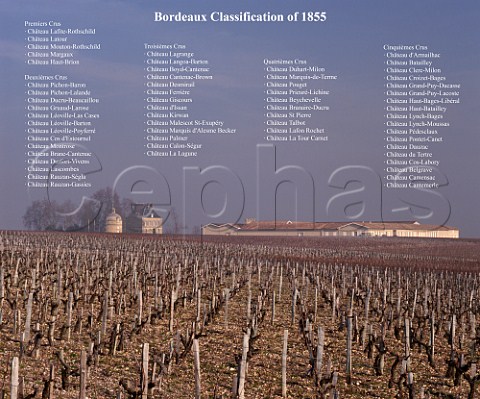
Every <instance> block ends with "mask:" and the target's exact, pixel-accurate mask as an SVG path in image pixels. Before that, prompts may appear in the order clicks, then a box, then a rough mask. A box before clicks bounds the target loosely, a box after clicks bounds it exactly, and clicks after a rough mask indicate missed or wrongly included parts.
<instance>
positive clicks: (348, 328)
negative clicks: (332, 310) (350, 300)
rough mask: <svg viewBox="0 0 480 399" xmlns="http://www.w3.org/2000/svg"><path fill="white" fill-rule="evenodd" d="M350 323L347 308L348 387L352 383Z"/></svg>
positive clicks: (349, 313) (349, 311) (350, 315)
mask: <svg viewBox="0 0 480 399" xmlns="http://www.w3.org/2000/svg"><path fill="white" fill-rule="evenodd" d="M352 322H353V314H352V308H349V309H348V316H347V364H346V372H347V384H349V385H350V384H351V383H352Z"/></svg>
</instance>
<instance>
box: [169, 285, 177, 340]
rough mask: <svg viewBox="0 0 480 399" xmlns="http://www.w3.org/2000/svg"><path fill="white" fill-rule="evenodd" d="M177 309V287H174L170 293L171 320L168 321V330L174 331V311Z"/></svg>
mask: <svg viewBox="0 0 480 399" xmlns="http://www.w3.org/2000/svg"><path fill="white" fill-rule="evenodd" d="M174 311H175V289H173V288H172V291H171V293H170V321H169V323H168V330H169V331H170V332H171V333H172V332H173V313H174Z"/></svg>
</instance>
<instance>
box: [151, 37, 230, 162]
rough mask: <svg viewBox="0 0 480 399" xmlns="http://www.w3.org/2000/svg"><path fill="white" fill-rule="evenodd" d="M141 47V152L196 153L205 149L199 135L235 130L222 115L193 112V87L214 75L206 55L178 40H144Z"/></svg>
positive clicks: (185, 155)
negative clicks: (212, 116) (174, 41)
mask: <svg viewBox="0 0 480 399" xmlns="http://www.w3.org/2000/svg"><path fill="white" fill-rule="evenodd" d="M144 50H145V65H146V66H145V68H144V71H145V80H146V83H145V86H146V87H145V106H144V109H145V115H144V116H145V125H146V127H145V129H144V132H145V141H146V143H145V153H144V155H146V156H147V157H182V158H191V157H197V156H199V155H200V152H201V151H202V150H203V149H204V143H201V142H200V141H201V137H200V136H203V135H228V134H235V133H237V129H236V128H233V127H231V126H227V123H226V122H225V120H223V119H221V118H211V117H210V116H205V118H196V117H193V115H192V113H193V111H194V110H195V106H196V104H195V102H196V101H198V100H197V98H196V97H195V92H196V89H197V88H198V87H200V86H201V85H206V84H208V82H211V81H212V80H213V79H214V74H213V72H212V68H211V65H210V61H209V60H208V59H205V58H202V57H201V56H199V55H197V53H196V52H195V51H192V50H191V49H190V48H189V47H188V46H187V45H185V44H181V43H144Z"/></svg>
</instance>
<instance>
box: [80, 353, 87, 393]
mask: <svg viewBox="0 0 480 399" xmlns="http://www.w3.org/2000/svg"><path fill="white" fill-rule="evenodd" d="M78 398H79V399H86V398H87V352H86V351H85V349H82V352H81V354H80V393H79V396H78Z"/></svg>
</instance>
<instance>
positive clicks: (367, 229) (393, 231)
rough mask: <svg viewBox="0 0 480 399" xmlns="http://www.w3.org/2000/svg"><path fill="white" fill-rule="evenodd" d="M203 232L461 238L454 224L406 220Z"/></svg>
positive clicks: (220, 227) (257, 225)
mask: <svg viewBox="0 0 480 399" xmlns="http://www.w3.org/2000/svg"><path fill="white" fill-rule="evenodd" d="M202 234H204V235H219V236H222V235H223V236H272V237H274V236H279V237H281V236H298V237H302V236H303V237H360V236H363V237H417V238H420V237H422V238H459V230H458V228H455V227H449V226H437V225H430V224H421V223H419V222H416V221H407V222H294V221H290V220H287V221H257V220H255V219H246V221H245V223H243V224H237V223H225V224H214V223H210V224H207V225H205V226H203V227H202Z"/></svg>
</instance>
